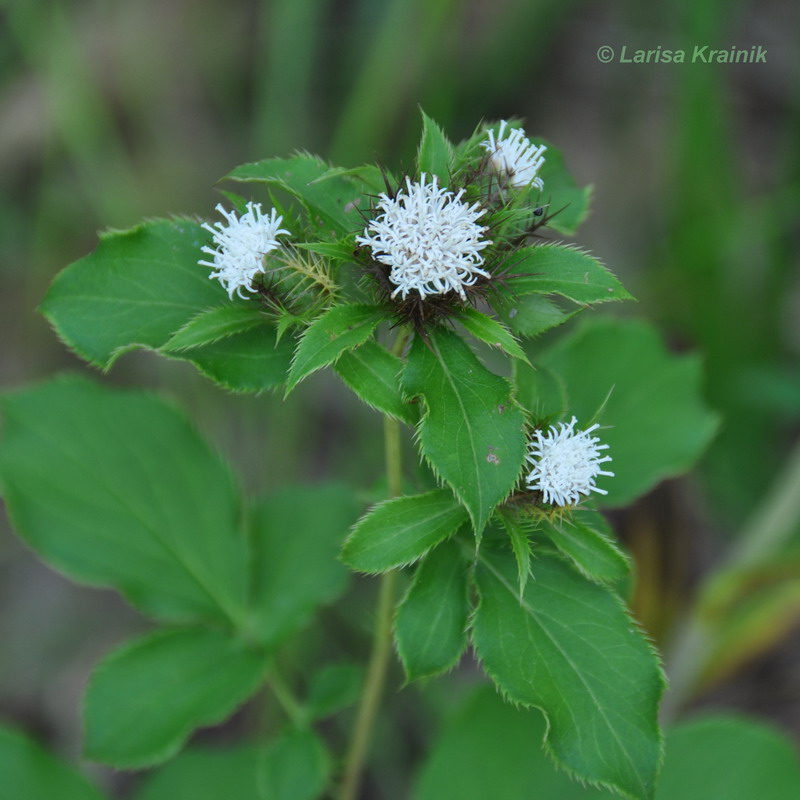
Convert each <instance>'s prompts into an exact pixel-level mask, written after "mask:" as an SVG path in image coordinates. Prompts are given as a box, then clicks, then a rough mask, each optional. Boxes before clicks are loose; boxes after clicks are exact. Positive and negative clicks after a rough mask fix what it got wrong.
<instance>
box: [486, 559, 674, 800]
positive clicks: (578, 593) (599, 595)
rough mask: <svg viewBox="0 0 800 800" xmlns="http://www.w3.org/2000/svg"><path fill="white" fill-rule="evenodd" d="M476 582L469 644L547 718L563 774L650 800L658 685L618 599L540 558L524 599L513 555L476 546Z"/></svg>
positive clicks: (650, 658) (657, 747)
mask: <svg viewBox="0 0 800 800" xmlns="http://www.w3.org/2000/svg"><path fill="white" fill-rule="evenodd" d="M476 578H477V587H478V592H479V595H480V605H479V607H478V610H477V612H476V615H475V621H474V625H473V642H474V645H475V647H476V649H477V652H478V655H479V657H480V659H481V661H482V662H483V665H484V668H485V669H486V671H487V673H488V674H489V675H490V676H491V677H492V679H493V680H494V681H495V683H496V684H497V685H498V687H499V688H500V689H501V691H502V692H503V693H504V694H505V695H506V696H507V697H508V698H509V699H511V700H513V701H514V702H517V703H522V704H523V705H527V706H535V707H537V708H540V709H541V710H542V711H543V712H544V713H545V715H546V717H547V718H548V720H549V732H548V737H547V743H548V747H549V749H550V751H551V752H552V754H553V755H554V757H555V758H556V759H557V761H558V762H559V763H560V764H562V765H563V766H564V768H565V769H567V770H568V771H569V772H571V773H574V774H575V775H576V776H577V777H579V778H580V779H582V780H584V781H588V782H590V783H601V784H604V785H608V786H613V787H616V788H617V790H619V791H620V792H621V793H622V794H624V795H626V796H629V797H632V798H637V800H645V799H646V798H652V797H653V791H654V785H655V775H656V771H657V768H658V764H659V760H660V753H661V736H660V733H659V730H658V723H657V710H658V702H659V698H660V696H661V693H662V691H663V688H664V678H663V675H662V673H661V670H660V667H659V664H658V660H657V658H656V656H655V653H654V652H653V650H652V648H651V647H650V645H649V644H648V643H647V642H646V640H645V639H644V637H643V636H642V634H641V633H640V632H639V630H638V629H637V628H636V626H635V624H634V623H633V621H632V620H631V618H630V617H629V616H628V614H627V612H626V610H625V608H624V606H623V605H622V603H621V601H620V600H619V599H618V598H617V597H616V596H615V595H614V594H613V593H611V592H609V591H608V590H606V589H604V588H602V587H600V586H598V585H597V584H594V583H592V582H590V581H588V580H586V579H585V578H583V577H582V576H580V575H579V574H578V573H576V572H574V571H573V570H572V569H570V568H569V567H568V566H567V565H566V564H564V563H563V562H561V561H560V560H559V559H557V558H554V557H552V556H548V555H547V554H545V553H540V554H539V555H538V557H537V559H536V564H535V567H534V575H533V579H532V580H530V581H528V584H527V586H526V587H525V594H524V596H523V598H522V601H520V598H519V595H518V591H517V585H516V580H515V578H516V564H515V563H514V558H513V555H512V554H511V553H510V552H488V548H482V551H481V554H480V556H479V561H478V568H477V570H476Z"/></svg>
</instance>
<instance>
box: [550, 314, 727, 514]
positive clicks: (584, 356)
mask: <svg viewBox="0 0 800 800" xmlns="http://www.w3.org/2000/svg"><path fill="white" fill-rule="evenodd" d="M541 362H542V364H543V365H544V366H546V367H548V368H549V369H550V370H551V371H552V372H553V373H555V374H556V375H558V376H559V377H560V378H561V379H562V380H563V381H564V383H565V385H566V387H567V394H568V396H569V409H570V413H572V414H575V416H576V417H577V418H578V420H579V423H580V427H582V428H585V427H587V426H589V425H590V424H592V423H593V422H599V423H600V424H601V425H602V426H603V427H602V429H601V430H599V431H598V432H597V434H596V435H597V436H599V437H600V438H601V439H602V440H603V442H604V443H605V444H607V445H608V446H609V449H608V454H609V455H610V456H611V457H612V459H613V461H612V463H611V466H610V469H611V471H613V472H614V475H615V477H613V478H607V479H606V480H605V482H604V484H603V488H605V489H607V490H608V495H607V496H605V497H601V498H598V500H597V502H598V504H600V505H603V506H621V505H626V504H628V503H630V502H631V501H632V500H634V499H636V498H637V497H639V496H640V495H641V494H644V493H645V492H646V491H648V490H649V489H651V488H652V487H653V486H655V485H656V484H657V483H658V482H659V481H660V480H662V479H664V478H667V477H671V476H674V475H678V474H680V473H682V472H684V471H686V470H687V469H688V468H689V467H691V466H692V464H693V463H694V462H695V461H696V460H697V458H698V457H699V456H700V454H701V453H702V452H703V450H704V449H705V447H706V446H707V445H708V443H709V442H710V441H711V438H712V437H713V435H714V433H715V431H716V429H717V425H718V421H719V420H718V417H717V415H716V414H715V413H714V412H713V411H711V410H710V409H709V408H708V407H707V406H706V404H705V402H704V401H703V391H702V384H703V370H702V363H701V360H700V358H699V357H698V356H696V355H673V354H671V353H669V352H668V351H667V349H666V348H665V347H664V344H663V342H662V341H661V337H660V336H659V334H658V333H657V331H656V330H655V329H654V328H653V327H652V326H651V325H649V324H648V323H646V322H644V321H640V320H615V319H610V318H606V319H599V318H598V319H591V320H589V319H587V320H586V321H585V322H584V323H583V324H582V325H580V326H578V327H577V328H576V329H575V330H574V331H573V332H571V333H570V334H569V335H568V336H567V337H565V338H564V339H562V340H560V341H559V342H558V343H556V344H555V345H554V346H553V347H551V348H550V349H549V350H547V351H546V352H545V353H543V354H542V356H541Z"/></svg>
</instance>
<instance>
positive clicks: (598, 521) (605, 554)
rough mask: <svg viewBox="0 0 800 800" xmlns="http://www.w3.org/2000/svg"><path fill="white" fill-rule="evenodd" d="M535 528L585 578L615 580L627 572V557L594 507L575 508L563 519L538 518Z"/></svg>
mask: <svg viewBox="0 0 800 800" xmlns="http://www.w3.org/2000/svg"><path fill="white" fill-rule="evenodd" d="M539 530H541V531H542V532H543V533H544V534H545V535H546V536H547V537H548V538H549V539H550V541H552V543H553V544H554V545H555V546H556V547H557V548H558V550H559V551H560V552H561V553H562V554H563V555H564V556H566V557H567V558H568V559H569V560H570V561H572V562H573V563H574V564H575V566H576V567H577V568H578V569H579V570H580V571H581V572H582V573H583V574H584V575H585V576H586V577H587V578H589V580H592V581H596V582H598V583H608V584H616V583H619V582H620V581H624V580H625V579H626V578H627V577H628V576H629V575H630V571H631V562H630V559H629V558H628V556H627V555H625V553H624V552H623V551H622V550H621V549H620V548H619V547H617V545H616V543H615V542H614V535H613V533H612V532H611V528H610V526H609V524H608V522H606V520H605V518H604V517H603V515H602V514H600V513H598V512H597V511H592V510H590V509H576V510H575V511H573V512H572V514H571V516H570V517H568V518H566V519H564V520H558V521H553V522H548V521H547V520H542V521H541V523H540V525H539Z"/></svg>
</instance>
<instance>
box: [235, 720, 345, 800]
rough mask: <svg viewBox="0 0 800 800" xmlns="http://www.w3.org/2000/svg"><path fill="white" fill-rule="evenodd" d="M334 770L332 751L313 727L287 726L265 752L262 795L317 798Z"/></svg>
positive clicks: (272, 798) (274, 799)
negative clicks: (301, 728)
mask: <svg viewBox="0 0 800 800" xmlns="http://www.w3.org/2000/svg"><path fill="white" fill-rule="evenodd" d="M330 771H331V759H330V756H329V755H328V751H327V750H326V749H325V745H324V744H323V743H322V740H321V739H320V738H319V737H318V736H317V735H316V734H315V733H314V732H313V731H310V730H299V729H291V728H290V729H287V730H286V731H284V732H283V733H282V734H281V735H280V737H279V738H278V739H276V740H275V741H274V742H272V743H271V744H270V745H269V747H268V748H267V751H266V753H265V754H264V760H263V761H262V764H261V776H260V778H261V779H260V786H261V791H262V796H263V797H264V798H268V799H269V800H316V799H317V798H320V797H322V795H323V793H324V792H325V787H326V785H327V783H328V776H329V775H330ZM237 800H238V799H237Z"/></svg>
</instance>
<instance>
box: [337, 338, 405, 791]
mask: <svg viewBox="0 0 800 800" xmlns="http://www.w3.org/2000/svg"><path fill="white" fill-rule="evenodd" d="M407 337H408V331H407V330H404V329H401V330H400V332H399V333H398V335H397V339H396V340H395V343H394V347H393V348H392V352H393V353H395V354H396V355H399V354H400V353H401V352H402V350H403V347H404V346H405V343H406V340H407ZM383 441H384V451H385V454H386V479H387V483H388V489H389V497H399V496H400V495H401V494H402V493H403V451H402V441H401V437H400V423H399V422H398V421H397V420H396V419H392V418H391V417H388V416H385V417H384V418H383ZM396 582H397V573H396V572H395V571H394V570H392V571H391V572H387V573H385V574H384V575H382V576H381V585H380V591H379V594H378V608H377V611H376V613H375V627H374V632H373V640H372V653H371V654H370V658H369V665H368V667H367V676H366V679H365V681H364V688H363V690H362V692H361V699H360V701H359V705H358V713H357V716H356V722H355V727H354V728H353V736H352V739H351V740H350V748H349V750H348V752H347V760H346V761H345V768H344V777H343V779H342V786H341V791H340V792H339V800H356V798H357V797H358V789H359V785H360V783H361V774H362V772H363V770H364V764H365V762H366V758H367V753H368V750H369V744H370V738H371V736H372V729H373V726H374V724H375V718H376V717H377V714H378V709H379V707H380V703H381V697H382V695H383V686H384V684H385V682H386V671H387V669H388V667H389V660H390V657H391V654H392V615H393V611H394V597H395V584H396Z"/></svg>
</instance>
